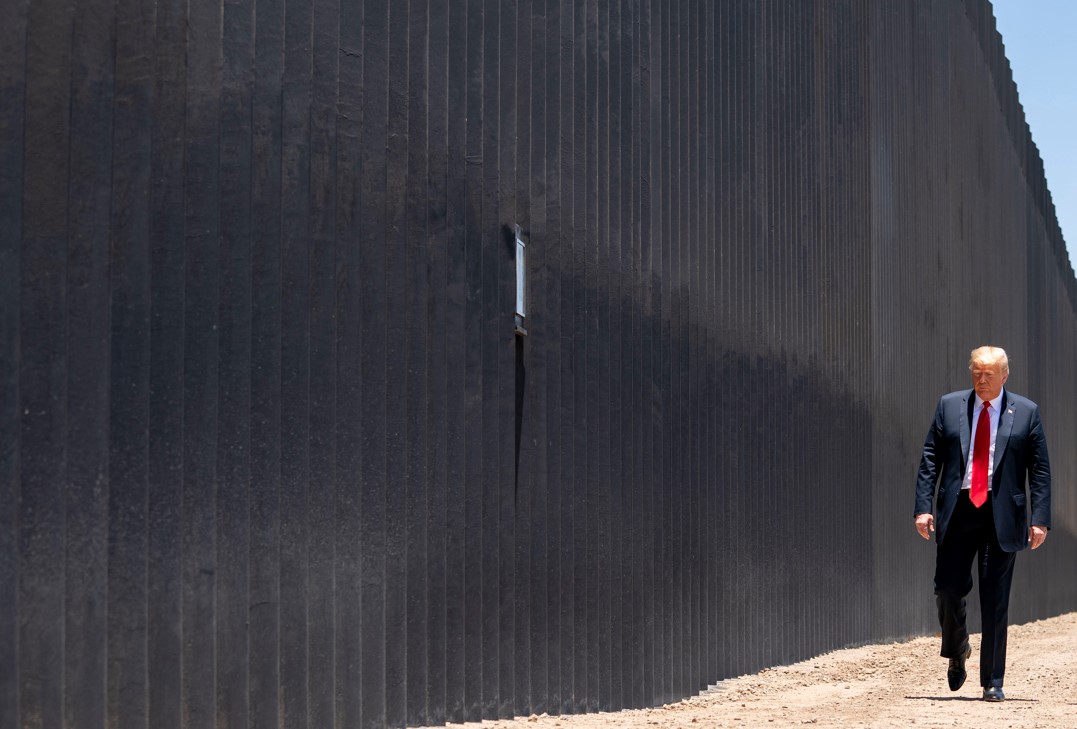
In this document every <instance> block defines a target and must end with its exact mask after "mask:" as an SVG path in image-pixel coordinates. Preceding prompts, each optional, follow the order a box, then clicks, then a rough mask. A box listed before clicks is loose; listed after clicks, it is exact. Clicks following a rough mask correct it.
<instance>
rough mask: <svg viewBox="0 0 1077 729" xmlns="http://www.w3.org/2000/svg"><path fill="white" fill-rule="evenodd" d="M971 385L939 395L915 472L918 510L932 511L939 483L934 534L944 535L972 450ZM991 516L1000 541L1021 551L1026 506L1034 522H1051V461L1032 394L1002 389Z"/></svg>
mask: <svg viewBox="0 0 1077 729" xmlns="http://www.w3.org/2000/svg"><path fill="white" fill-rule="evenodd" d="M975 404H976V395H975V392H974V391H973V390H961V391H958V392H951V393H950V394H948V395H943V396H942V397H941V398H939V405H938V407H937V408H936V409H935V418H934V419H933V420H932V421H931V427H930V428H929V429H928V431H927V438H926V439H925V440H924V453H923V456H922V457H921V459H920V471H919V473H918V474H917V477H916V512H915V513H916V514H930V513H931V511H932V510H931V502H932V499H933V497H934V496H935V486H936V484H937V485H938V500H937V507H938V508H937V511H936V515H935V539H936V540H937V541H938V542H939V543H941V542H942V540H943V539H945V538H946V528H947V527H948V526H949V524H950V517H952V516H953V513H954V507H955V506H956V505H957V497H958V496H959V495H960V492H961V485H962V483H963V482H964V480H965V466H966V464H967V461H968V455H969V442H970V441H969V438H970V437H971V432H972V428H971V421H972V410H973V407H974V406H975ZM991 496H992V498H991V500H990V503H991V505H992V516H993V517H994V520H995V534H996V535H997V537H998V543H999V546H1001V547H1002V549H1003V550H1005V551H1007V552H1017V551H1019V550H1022V549H1024V548H1026V547H1027V546H1028V525H1029V523H1030V522H1029V520H1028V510H1029V505H1030V504H1029V497H1030V496H1031V507H1032V521H1031V523H1032V524H1035V525H1037V526H1044V527H1047V528H1048V529H1050V527H1051V466H1050V463H1049V462H1048V458H1047V439H1046V438H1045V437H1044V434H1043V424H1042V423H1041V422H1040V408H1039V406H1038V405H1036V403H1034V402H1032V401H1031V400H1029V399H1027V398H1024V397H1021V396H1020V395H1015V394H1013V393H1012V392H1008V391H1006V390H1005V389H1004V390H1003V391H1002V409H1001V412H1000V415H999V422H998V432H997V433H996V434H995V458H994V470H993V473H992V476H991Z"/></svg>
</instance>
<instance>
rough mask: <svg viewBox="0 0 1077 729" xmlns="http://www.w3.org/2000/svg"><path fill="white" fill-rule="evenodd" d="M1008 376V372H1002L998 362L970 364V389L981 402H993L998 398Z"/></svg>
mask: <svg viewBox="0 0 1077 729" xmlns="http://www.w3.org/2000/svg"><path fill="white" fill-rule="evenodd" d="M1009 376H1010V373H1009V372H1006V373H1005V374H1004V373H1003V372H1002V368H1001V367H1000V366H999V363H998V362H994V363H992V364H986V363H984V362H973V363H972V388H973V389H974V390H976V396H977V397H979V398H980V399H981V400H994V399H995V398H996V397H998V396H999V393H1000V392H1002V386H1003V385H1005V384H1006V380H1007V378H1009Z"/></svg>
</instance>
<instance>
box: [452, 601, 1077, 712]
mask: <svg viewBox="0 0 1077 729" xmlns="http://www.w3.org/2000/svg"><path fill="white" fill-rule="evenodd" d="M971 642H972V658H970V659H969V662H968V664H967V669H968V675H969V677H968V680H967V681H966V682H965V685H964V686H963V687H962V688H961V690H959V691H957V692H953V693H951V692H950V690H949V687H948V686H947V685H946V660H945V659H944V658H940V657H939V655H938V652H939V643H938V638H936V637H928V638H917V639H915V640H911V641H908V642H905V643H892V644H888V645H871V646H865V647H863V648H852V649H848V650H841V651H835V652H833V653H828V654H826V655H823V656H819V657H817V658H812V659H810V660H807V661H803V662H801V663H797V664H794V665H792V666H782V667H779V668H770V669H767V670H764V671H762V672H760V673H757V674H755V675H751V676H741V677H739V678H734V679H730V680H728V681H723V682H721V683H720V684H718V685H717V686H713V687H711V688H710V689H709V690H708V691H706V692H705V693H703V694H701V695H700V696H696V697H694V698H690V699H686V700H685V701H681V702H679V703H676V704H670V705H668V706H662V707H659V708H656V709H643V710H634V711H620V712H612V713H604V714H589V715H582V716H546V715H543V716H531V717H525V718H520V719H515V720H512V721H484V722H482V723H481V724H469V725H463V726H474V727H480V726H481V727H482V729H488V728H489V729H551V728H553V727H557V728H558V729H600V728H604V727H641V728H645V729H652V728H654V727H658V728H659V729H662V728H665V727H684V728H685V729H702V728H703V727H707V728H712V727H722V728H726V727H737V728H738V729H742V728H744V727H800V726H811V727H816V728H820V727H872V728H877V727H878V728H882V727H886V728H887V729H889V728H890V727H973V728H980V729H1008V728H1009V727H1013V728H1015V729H1016V728H1017V727H1020V728H1021V729H1037V728H1048V727H1050V728H1051V729H1056V728H1058V729H1062V728H1065V729H1074V728H1077V613H1070V614H1068V615H1062V616H1060V617H1056V618H1051V619H1049V620H1042V621H1038V622H1035V623H1029V624H1026V625H1017V626H1010V632H1009V650H1008V656H1007V661H1006V663H1007V665H1006V685H1005V687H1004V688H1005V691H1006V701H1005V702H1003V703H1001V704H989V703H985V702H983V701H981V700H980V695H981V689H980V686H979V680H978V676H979V669H980V664H979V660H978V658H979V647H980V636H979V635H978V634H977V635H973V636H972V640H971ZM457 726H460V725H457Z"/></svg>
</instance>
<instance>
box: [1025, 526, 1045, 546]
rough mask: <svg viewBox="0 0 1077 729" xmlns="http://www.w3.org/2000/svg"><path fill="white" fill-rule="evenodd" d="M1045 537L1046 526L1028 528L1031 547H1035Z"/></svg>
mask: <svg viewBox="0 0 1077 729" xmlns="http://www.w3.org/2000/svg"><path fill="white" fill-rule="evenodd" d="M1046 538H1047V528H1046V527H1041V526H1033V527H1032V528H1031V529H1029V530H1028V541H1029V542H1031V544H1032V548H1033V549H1036V548H1038V547H1039V546H1040V545H1041V544H1043V540H1044V539H1046Z"/></svg>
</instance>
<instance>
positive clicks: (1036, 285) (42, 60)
mask: <svg viewBox="0 0 1077 729" xmlns="http://www.w3.org/2000/svg"><path fill="white" fill-rule="evenodd" d="M0 100H2V103H0V729H15V728H16V727H20V728H21V727H60V726H78V727H81V728H84V729H94V728H98V727H102V728H103V727H105V726H109V727H124V728H126V727H153V729H171V728H177V729H178V728H180V727H182V728H183V729H195V728H203V727H250V728H252V729H254V728H262V727H280V726H283V727H318V728H321V727H333V726H337V727H382V726H402V725H405V724H411V725H417V724H426V723H442V722H445V721H451V722H458V721H462V720H469V721H473V720H478V719H480V718H494V717H507V716H511V715H513V714H516V715H521V714H531V713H542V712H550V713H558V712H560V713H574V712H584V711H596V710H600V709H617V708H622V707H639V706H647V705H654V704H660V703H663V702H668V701H673V700H676V699H679V698H681V697H684V696H688V695H690V694H693V693H695V692H697V691H699V690H700V689H702V688H704V687H705V686H707V685H708V684H712V683H714V682H716V681H717V680H719V679H721V678H723V677H729V676H733V675H737V674H742V673H745V672H749V671H754V670H756V669H759V668H761V667H764V666H768V665H774V664H780V663H787V662H791V661H795V660H797V659H801V658H805V657H808V656H811V655H815V654H818V653H821V652H825V651H828V650H831V649H835V648H839V647H842V646H847V645H852V644H860V643H866V642H871V641H879V640H889V639H894V638H900V637H905V636H911V635H916V634H922V633H926V632H933V631H934V630H935V629H936V625H935V618H934V603H933V598H932V595H931V576H932V569H933V558H934V549H933V547H932V546H930V545H928V544H927V543H925V542H923V541H922V540H920V539H919V537H918V536H917V535H916V533H915V531H914V529H913V526H912V508H913V487H914V477H915V472H916V466H917V462H918V458H919V451H920V445H921V443H922V439H923V436H924V433H925V432H926V428H927V425H928V422H929V419H930V417H931V414H932V412H933V407H934V404H935V401H936V399H937V397H938V396H939V395H940V394H941V393H943V392H945V391H948V390H951V389H958V388H961V387H964V386H965V383H966V381H967V379H966V378H967V375H966V370H965V367H966V361H967V355H968V351H969V350H970V349H971V348H972V347H974V346H976V345H979V344H983V343H991V344H996V345H999V346H1003V347H1005V348H1006V349H1007V350H1008V351H1009V352H1010V356H1011V362H1012V368H1013V374H1012V377H1011V379H1010V385H1011V386H1012V388H1013V390H1014V391H1016V392H1020V393H1022V394H1025V395H1027V396H1029V397H1031V398H1033V399H1035V400H1036V401H1038V402H1039V403H1040V404H1041V406H1042V413H1043V418H1044V423H1045V426H1046V428H1047V435H1048V441H1049V445H1050V447H1051V452H1052V465H1053V471H1054V529H1053V530H1052V532H1051V534H1050V536H1049V538H1048V541H1047V543H1046V545H1045V548H1044V549H1042V550H1038V551H1037V552H1036V553H1035V554H1030V553H1024V554H1022V555H1021V556H1020V557H1019V558H1018V562H1017V567H1016V573H1015V580H1014V589H1013V603H1012V609H1011V619H1012V620H1013V621H1015V622H1021V621H1027V620H1032V619H1036V618H1041V617H1045V616H1049V615H1054V614H1058V613H1061V612H1066V611H1072V610H1075V609H1077V581H1075V580H1074V578H1073V565H1074V563H1075V562H1077V493H1075V491H1074V483H1075V479H1077V448H1075V447H1074V446H1075V440H1077V407H1075V406H1077V392H1075V388H1077V284H1075V279H1074V273H1073V269H1072V267H1071V265H1070V263H1069V260H1068V258H1067V255H1066V252H1065V246H1064V243H1063V239H1062V234H1061V232H1060V231H1059V228H1058V224H1057V221H1056V218H1055V214H1054V209H1053V207H1052V203H1051V198H1050V194H1049V192H1048V190H1047V187H1046V183H1045V180H1044V174H1043V167H1042V163H1041V160H1040V157H1039V154H1038V152H1037V149H1036V147H1035V145H1034V143H1033V141H1032V139H1031V137H1030V134H1029V131H1028V128H1027V125H1026V123H1025V121H1024V115H1023V111H1022V108H1021V106H1020V103H1019V100H1018V96H1017V92H1016V90H1015V88H1014V84H1013V81H1012V78H1011V75H1010V71H1009V66H1008V62H1007V60H1006V58H1005V54H1004V48H1003V46H1002V43H1001V40H1000V38H999V36H998V34H997V33H996V31H995V28H994V20H993V16H992V12H991V6H990V5H989V4H988V3H987V2H983V1H982V0H964V1H960V0H949V1H947V2H927V1H920V0H918V1H910V0H889V1H880V2H874V1H873V2H869V1H868V0H848V1H843V0H815V1H814V2H813V1H810V0H805V1H803V2H795V3H792V2H784V1H781V0H759V1H751V2H749V1H747V0H724V1H723V2H714V3H712V2H704V1H702V0H697V1H677V0H671V1H668V2H648V1H646V0H624V1H622V2H606V1H605V0H603V1H601V2H599V1H598V0H587V1H586V2H583V1H581V2H569V1H568V0H514V1H512V2H502V1H501V0H460V1H457V0H452V1H451V2H439V1H437V0H410V2H403V1H401V2H389V1H388V0H345V1H340V0H224V1H223V2H221V1H220V0H109V1H107V2H106V1H105V0H80V2H77V3H72V2H61V1H60V0H40V2H39V1H37V0H35V2H30V1H29V0H12V1H10V2H4V3H3V4H2V5H0ZM517 224H519V225H520V226H521V230H522V231H523V237H524V239H525V240H526V243H527V287H528V288H527V319H526V329H527V335H526V337H522V336H517V335H516V334H514V316H513V314H514V306H515V298H516V289H515V285H516V284H515V268H514V236H513V229H514V226H515V225H517ZM972 612H973V613H975V612H976V609H975V606H973V607H972ZM925 658H926V659H928V658H930V657H925ZM941 671H942V665H941V663H940V677H941ZM940 680H941V679H940Z"/></svg>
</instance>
